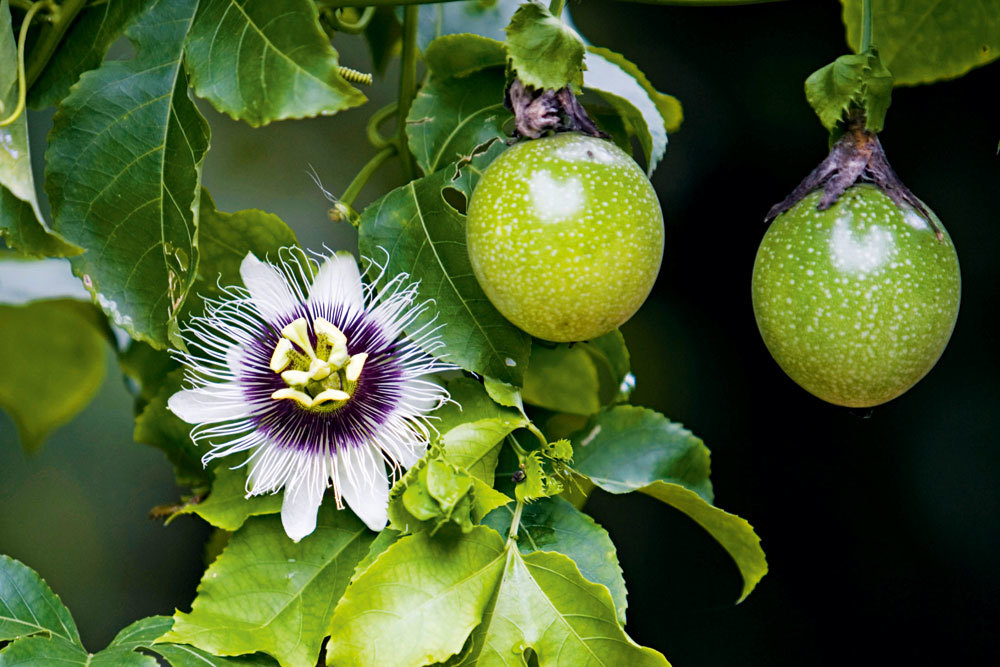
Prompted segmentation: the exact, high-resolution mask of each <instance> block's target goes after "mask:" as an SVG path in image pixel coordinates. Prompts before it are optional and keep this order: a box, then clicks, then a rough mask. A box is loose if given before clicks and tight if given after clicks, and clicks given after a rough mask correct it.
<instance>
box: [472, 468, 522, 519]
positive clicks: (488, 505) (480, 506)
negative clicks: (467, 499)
mask: <svg viewBox="0 0 1000 667" xmlns="http://www.w3.org/2000/svg"><path fill="white" fill-rule="evenodd" d="M513 500H514V499H513V498H511V497H510V496H508V495H507V494H506V493H501V492H500V491H497V490H496V489H494V488H493V487H492V486H489V485H487V484H486V482H484V481H483V480H481V479H479V478H478V477H473V478H472V520H473V521H474V522H476V523H479V522H481V521H482V520H483V519H484V518H486V515H488V514H489V513H490V512H492V511H493V510H495V509H497V508H498V507H503V506H504V505H508V504H510V503H511V502H513Z"/></svg>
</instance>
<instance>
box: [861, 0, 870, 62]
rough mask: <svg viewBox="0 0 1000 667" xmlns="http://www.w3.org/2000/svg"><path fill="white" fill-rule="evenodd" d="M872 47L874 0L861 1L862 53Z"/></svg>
mask: <svg viewBox="0 0 1000 667" xmlns="http://www.w3.org/2000/svg"><path fill="white" fill-rule="evenodd" d="M871 46H872V0H861V51H860V53H865V52H866V51H868V49H870V48H871Z"/></svg>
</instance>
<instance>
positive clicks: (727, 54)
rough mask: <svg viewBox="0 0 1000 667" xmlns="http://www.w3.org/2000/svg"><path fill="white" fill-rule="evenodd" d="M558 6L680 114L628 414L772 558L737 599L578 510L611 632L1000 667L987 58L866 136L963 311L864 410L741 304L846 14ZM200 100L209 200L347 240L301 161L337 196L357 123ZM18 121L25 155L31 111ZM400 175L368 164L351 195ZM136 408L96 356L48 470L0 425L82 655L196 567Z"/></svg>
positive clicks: (40, 122)
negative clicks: (685, 461) (671, 434)
mask: <svg viewBox="0 0 1000 667" xmlns="http://www.w3.org/2000/svg"><path fill="white" fill-rule="evenodd" d="M570 7H571V9H572V11H573V15H574V19H575V21H576V24H577V26H578V27H579V29H580V31H581V32H582V33H583V34H584V35H585V36H586V37H587V38H588V39H589V40H590V41H591V42H593V43H595V44H599V45H602V46H606V47H609V48H611V49H613V50H616V51H618V52H620V53H622V54H623V55H625V56H626V57H628V58H630V59H631V60H633V61H634V62H636V63H637V64H638V65H639V67H640V68H641V69H643V70H644V71H645V73H646V74H647V76H648V77H649V79H650V80H651V81H652V83H653V84H654V85H655V86H657V87H658V88H659V89H660V90H663V91H664V92H669V93H671V94H674V95H676V96H677V97H679V98H680V99H681V101H682V102H683V104H684V110H685V121H684V125H683V127H682V129H681V131H679V132H677V133H676V134H674V135H672V136H671V137H670V145H669V146H668V148H667V152H666V155H665V157H664V159H663V161H662V163H661V164H660V166H659V167H658V169H657V171H656V173H655V175H654V178H653V183H654V185H655V186H656V188H657V191H658V192H659V194H660V198H661V202H662V205H663V210H664V218H665V220H666V229H667V243H666V250H665V256H664V263H663V269H662V270H661V273H660V276H659V279H658V281H657V285H656V289H655V291H654V294H653V296H652V297H651V298H650V300H649V301H648V302H647V303H646V305H645V306H644V307H643V308H642V310H641V311H640V312H639V314H638V315H637V316H636V317H635V318H633V319H632V320H631V321H630V322H629V323H627V324H626V325H625V326H624V327H623V330H624V333H625V336H626V340H627V341H628V343H629V346H630V348H631V350H632V354H633V359H634V362H635V363H634V370H635V374H636V375H637V378H638V388H637V389H636V391H635V393H634V394H633V400H634V402H635V403H638V404H643V405H646V406H649V407H652V408H655V409H657V410H660V411H661V412H663V413H664V414H666V415H668V416H669V417H671V418H672V419H674V420H676V421H680V422H683V423H684V424H685V425H686V426H688V427H689V428H691V429H692V430H693V431H694V432H695V433H696V434H698V435H699V436H700V437H702V438H704V440H705V442H706V443H707V444H708V445H709V447H711V449H712V451H713V481H714V484H715V489H716V503H717V504H718V505H719V506H720V507H722V508H724V509H726V510H729V511H732V512H735V513H737V514H739V515H740V516H743V517H744V518H746V519H748V520H749V521H750V522H751V523H752V524H753V525H754V527H755V528H756V530H757V533H758V534H759V535H760V536H761V537H762V540H763V546H764V549H765V551H766V552H767V556H768V561H769V565H770V573H769V574H768V575H767V576H766V577H765V578H764V579H763V581H762V582H761V583H760V584H759V585H758V587H757V589H756V590H755V591H754V592H753V593H752V594H751V595H750V597H749V598H748V599H747V600H746V601H745V602H743V603H742V604H740V605H738V606H733V604H732V601H733V600H735V599H736V597H737V596H738V591H739V588H740V581H739V577H738V574H737V572H736V569H735V567H734V566H733V565H732V563H731V562H730V561H729V560H728V556H726V554H725V553H724V552H723V551H722V550H721V549H720V548H719V547H717V546H716V545H715V544H714V542H712V540H711V539H710V538H708V537H707V536H706V535H705V533H703V532H702V531H701V530H700V529H699V528H697V526H695V525H694V524H693V523H692V522H691V521H689V520H688V519H687V518H686V517H684V516H683V515H680V514H679V513H677V512H675V511H673V510H671V509H670V508H667V507H664V506H661V505H659V504H658V503H656V502H655V501H652V500H649V499H647V498H644V497H638V496H637V497H631V496H628V497H611V496H608V495H604V494H596V495H595V496H594V497H593V499H592V500H591V502H590V504H589V505H588V510H589V511H590V512H591V513H592V514H593V515H594V516H595V517H596V518H597V519H598V521H599V522H600V523H602V524H603V525H604V526H606V527H607V528H608V529H609V531H610V532H611V534H612V537H613V538H614V540H615V542H616V544H617V545H618V549H619V558H620V560H621V564H622V567H623V569H624V571H625V577H626V582H627V583H628V585H629V610H628V617H629V624H628V631H629V632H630V634H631V635H632V636H633V637H634V638H635V639H636V641H638V642H640V643H642V644H645V645H649V646H653V647H655V648H657V649H659V650H660V651H662V652H663V653H664V654H665V655H666V656H667V657H668V659H670V660H671V662H672V663H673V664H675V665H678V666H680V667H688V666H699V665H709V666H714V665H833V664H843V663H848V664H866V665H867V664H908V663H916V664H930V663H932V662H934V661H936V660H944V661H947V663H948V664H960V665H964V664H996V661H997V658H998V657H1000V648H998V647H997V639H998V636H997V635H998V629H1000V602H998V597H1000V570H998V568H997V566H996V554H997V552H998V547H1000V519H998V518H997V513H998V511H1000V485H998V484H997V480H998V479H1000V449H998V448H997V444H998V440H1000V438H998V436H997V434H996V432H995V429H996V426H997V422H998V419H997V413H998V409H1000V383H998V351H997V347H996V346H995V345H994V338H995V332H996V331H997V324H998V315H997V308H996V307H995V305H991V304H992V302H993V300H994V299H996V298H997V296H998V294H997V277H998V269H997V265H996V261H995V257H996V256H997V251H998V250H1000V248H998V246H1000V230H998V227H997V224H996V222H997V220H998V219H1000V216H998V214H1000V199H998V197H997V196H996V195H997V192H998V185H1000V179H998V176H1000V173H998V166H1000V162H998V157H997V154H996V150H997V141H998V140H1000V122H998V117H1000V114H998V113H997V109H996V107H995V106H994V104H993V103H992V99H993V95H994V94H995V91H996V90H997V89H998V87H1000V65H998V64H994V65H992V66H987V67H986V68H981V69H978V70H973V71H972V72H971V73H969V74H968V75H966V76H965V77H963V78H961V79H958V80H955V81H950V82H943V83H938V84H934V85H932V86H923V87H915V88H902V89H898V90H897V91H896V92H895V94H894V95H893V105H892V107H891V108H890V111H889V115H888V118H887V123H886V129H885V131H884V132H883V133H882V135H881V138H882V142H883V145H884V146H885V149H886V152H887V154H888V157H889V160H890V161H891V162H892V164H893V166H894V167H895V168H896V171H897V172H898V173H899V174H900V176H901V177H902V179H903V180H904V182H906V183H907V184H908V185H909V187H910V188H911V189H912V190H913V191H914V192H915V193H916V194H917V195H918V196H919V197H921V198H922V199H923V200H924V201H925V202H926V203H927V204H928V205H930V206H931V207H932V208H933V209H934V210H935V212H936V213H937V214H938V216H939V217H940V219H941V220H942V221H943V222H944V224H945V226H946V227H947V228H948V231H949V232H950V234H951V236H952V238H953V240H954V242H955V245H956V247H957V248H958V253H959V258H960V261H961V263H962V271H963V279H964V289H963V297H962V298H963V301H962V308H961V313H960V315H959V320H958V325H957V327H956V329H955V333H954V336H953V338H952V341H951V344H950V345H949V347H948V349H947V350H946V351H945V353H944V356H943V357H942V358H941V361H940V362H939V363H938V365H937V366H936V367H935V369H934V370H933V371H932V372H931V373H930V375H929V376H928V377H927V378H925V379H924V380H923V381H922V382H921V383H920V384H918V385H917V386H916V387H915V388H914V389H913V390H911V391H910V392H909V393H907V394H905V395H904V396H902V397H901V398H899V399H897V400H895V401H893V402H892V403H890V404H888V405H886V406H882V407H879V408H876V409H875V410H874V411H873V413H872V414H871V415H870V417H868V418H863V417H862V416H859V415H858V414H856V413H852V412H851V411H848V410H846V409H843V408H837V407H834V406H830V405H827V404H825V403H823V402H821V401H819V400H818V399H815V398H813V397H812V396H810V395H809V394H807V393H806V392H804V391H803V390H801V389H799V388H798V387H797V386H796V385H795V384H794V383H792V382H791V381H790V380H788V379H787V378H786V377H785V376H784V375H783V374H782V372H781V371H780V369H779V368H778V367H777V365H776V364H775V363H774V362H773V361H772V360H771V358H770V356H769V355H768V353H767V350H766V349H765V348H764V345H763V343H762V342H761V340H760V337H759V335H758V333H757V329H756V325H755V323H754V319H753V312H752V310H751V305H750V273H751V269H752V266H753V259H754V254H755V252H756V248H757V244H758V243H759V241H760V238H761V236H762V235H763V233H764V231H765V227H764V225H763V223H762V219H763V215H764V213H765V212H766V211H767V210H768V208H769V207H770V206H771V205H772V204H773V203H775V202H776V201H778V200H780V199H781V198H783V197H784V195H785V194H786V193H787V192H788V191H790V190H791V189H792V188H793V187H794V186H795V185H796V184H797V183H798V181H799V180H800V179H801V178H802V177H803V176H804V175H805V174H806V173H807V172H808V171H809V170H810V169H811V168H812V167H813V166H814V165H815V164H816V163H817V162H818V161H819V160H820V159H822V158H823V157H824V155H825V154H826V147H827V143H826V134H825V131H824V130H823V129H822V127H821V126H820V124H819V122H818V121H817V119H816V118H815V116H814V115H813V113H812V111H811V109H810V108H809V107H808V105H807V104H806V102H805V99H804V96H803V93H802V82H803V80H804V79H805V77H806V76H808V75H809V74H810V73H811V72H812V71H814V70H815V69H817V68H819V67H821V66H823V65H825V64H826V63H828V62H830V61H831V60H833V59H834V58H836V57H837V56H839V55H841V54H843V53H845V52H846V50H847V47H846V45H845V42H844V36H843V35H844V30H843V25H842V24H841V20H840V5H839V3H838V2H835V1H834V0H815V1H814V0H799V1H797V2H785V3H777V4H765V5H756V6H745V7H724V8H715V9H710V8H678V7H654V6H646V5H634V4H626V3H617V2H587V3H583V4H576V3H573V4H572V5H570ZM877 30H878V27H877V26H876V41H877V38H878V34H877ZM335 45H336V46H337V48H338V49H339V50H340V51H341V55H342V60H343V62H345V63H346V64H348V65H352V66H357V67H358V68H359V69H363V68H364V66H365V65H367V60H366V58H367V56H366V53H365V51H364V48H363V46H362V45H361V44H360V43H357V42H353V41H351V40H350V39H344V40H339V39H338V41H337V42H336V43H335ZM394 77H395V70H394V69H390V71H389V73H388V75H387V77H386V78H385V79H384V82H383V83H381V84H378V85H376V87H375V88H374V89H373V90H372V92H371V95H370V97H371V98H372V100H373V105H372V107H371V108H377V106H380V105H381V104H383V103H384V101H386V100H388V99H389V98H390V97H391V96H392V95H393V89H394V86H395V83H394V82H395V78H394ZM202 108H203V111H204V112H205V114H206V116H208V118H209V120H210V122H211V124H212V128H213V139H212V144H213V148H212V151H211V152H210V153H209V155H208V158H207V161H206V167H205V177H204V180H205V184H206V186H207V187H208V188H209V190H211V191H212V193H213V195H214V197H215V200H216V202H217V203H218V205H219V208H220V209H224V210H236V209H239V208H248V207H258V208H263V209H267V210H271V211H273V212H276V213H278V214H279V215H281V216H282V217H283V218H284V219H285V220H286V221H287V222H289V224H291V225H292V226H293V227H294V228H295V229H296V231H297V232H299V236H300V239H301V240H302V241H303V243H305V244H307V245H311V246H313V247H318V246H319V245H320V244H322V243H324V242H325V243H327V244H329V245H331V247H338V246H341V247H351V244H352V243H353V236H352V234H353V232H352V230H350V229H349V228H346V227H344V226H340V227H335V228H331V226H330V224H329V223H328V221H327V220H326V218H325V209H326V207H327V203H326V202H325V201H324V199H323V197H322V195H321V194H320V193H319V192H318V191H317V189H316V187H315V186H314V185H313V184H312V183H311V181H310V180H309V178H308V176H307V175H306V173H305V170H306V169H307V168H308V167H309V166H310V165H311V166H312V167H314V168H315V169H316V171H317V172H318V174H319V176H320V178H321V179H322V180H323V182H324V185H326V187H327V188H328V189H330V190H331V191H333V192H341V191H343V189H344V187H346V185H347V183H348V182H349V181H350V179H351V177H352V176H353V174H354V173H355V172H356V171H357V170H358V168H360V166H361V165H362V164H363V163H364V162H365V161H366V160H367V159H368V157H370V156H371V155H372V151H371V149H370V147H368V146H367V145H366V144H365V143H364V140H363V138H362V137H361V134H363V133H362V132H361V128H362V127H363V124H364V122H365V120H366V117H367V113H368V111H369V110H370V109H369V110H362V111H359V112H354V113H347V114H342V115H340V116H337V117H335V118H325V119H315V120H310V121H302V122H294V123H277V124H274V125H272V126H270V127H267V128H262V129H257V130H254V129H251V128H249V127H246V126H244V125H240V124H238V123H234V122H232V121H230V120H228V119H227V118H224V117H222V116H219V115H218V114H216V113H215V112H213V111H211V110H210V109H209V108H208V107H207V106H205V105H202ZM31 120H32V123H33V133H34V135H35V136H34V139H35V140H36V142H37V143H36V145H35V146H34V149H35V150H36V154H40V153H41V151H42V150H43V147H44V133H45V131H46V123H47V122H48V118H47V115H46V114H44V113H42V114H39V113H35V114H33V115H32V116H31ZM38 162H39V163H40V162H41V160H40V159H39V160H38ZM399 179H400V176H399V173H398V170H396V168H395V167H391V168H388V169H386V170H384V171H383V172H381V173H380V174H379V177H378V178H377V179H376V180H375V181H373V184H372V185H371V186H370V187H369V188H368V189H367V190H366V191H365V194H364V196H363V197H362V200H364V201H367V200H370V199H371V198H373V197H374V196H376V195H377V193H379V192H383V191H385V190H387V189H388V188H390V187H393V186H394V185H397V184H398V183H399ZM129 409H130V399H129V397H128V395H127V393H126V392H125V390H124V388H123V386H122V384H121V382H120V381H119V374H118V372H117V370H116V369H115V367H114V365H113V363H112V362H111V360H110V359H109V380H108V382H106V384H105V387H104V389H103V390H102V393H101V394H100V396H99V397H98V400H97V401H96V402H95V404H94V405H92V406H91V407H90V408H88V409H87V410H86V411H85V412H84V414H83V415H81V416H80V417H79V418H78V419H76V420H75V421H74V422H73V423H72V424H71V425H69V426H67V427H64V428H63V429H60V430H59V431H58V432H57V433H56V435H55V436H54V437H53V438H52V439H51V440H50V441H49V443H48V444H47V445H46V447H45V449H44V450H43V451H42V452H41V453H40V454H39V455H37V456H34V457H27V456H25V455H23V454H21V453H20V450H19V447H18V446H17V444H16V438H15V436H14V433H13V425H12V424H11V422H10V420H9V419H8V418H7V417H6V416H5V415H0V456H2V460H3V462H4V463H3V465H0V552H3V553H7V554H10V555H12V556H14V557H17V558H20V559H22V560H24V561H25V562H27V563H28V564H29V565H31V566H32V567H34V568H36V569H37V570H39V571H40V573H41V574H42V575H43V576H45V577H46V579H47V580H48V581H49V582H50V583H51V585H52V586H53V588H54V589H55V590H56V591H57V592H58V593H60V594H61V595H62V597H63V599H64V600H65V601H66V602H67V604H68V605H69V606H70V608H71V610H72V611H73V612H74V615H75V617H76V619H77V622H78V624H79V625H80V628H81V632H82V635H83V638H84V642H85V644H86V645H87V646H88V647H89V648H90V649H91V650H96V649H98V648H100V647H101V646H103V645H104V644H105V643H106V642H107V641H108V640H110V638H111V637H112V636H113V634H114V633H115V632H116V631H117V630H118V629H119V628H121V627H122V626H124V625H125V624H127V623H128V622H130V621H132V620H134V619H136V618H139V617H141V616H144V615H148V614H153V613H171V611H172V608H173V607H174V606H176V607H180V608H186V606H187V605H188V604H189V603H190V600H191V599H192V597H193V595H194V589H195V586H196V584H197V579H198V577H199V575H200V573H201V571H202V563H201V559H200V558H201V556H200V554H201V549H202V547H201V543H202V540H203V539H204V536H205V535H206V534H207V532H206V531H205V529H204V527H203V526H200V525H199V524H198V523H197V522H196V520H194V519H190V518H182V519H180V520H178V521H177V522H175V523H174V524H172V525H171V526H170V527H168V528H163V527H162V526H161V525H159V524H157V523H154V522H150V521H148V520H147V519H146V518H145V513H146V511H147V509H148V508H149V507H151V506H153V505H155V504H158V503H161V502H166V501H169V500H172V499H173V498H174V497H175V493H176V491H175V490H174V488H173V483H172V479H171V474H170V470H169V467H168V465H167V464H166V462H165V461H164V460H163V458H162V456H161V455H160V454H159V453H158V452H155V451H152V450H149V449H147V448H144V447H141V446H138V445H134V444H132V443H131V422H130V413H129Z"/></svg>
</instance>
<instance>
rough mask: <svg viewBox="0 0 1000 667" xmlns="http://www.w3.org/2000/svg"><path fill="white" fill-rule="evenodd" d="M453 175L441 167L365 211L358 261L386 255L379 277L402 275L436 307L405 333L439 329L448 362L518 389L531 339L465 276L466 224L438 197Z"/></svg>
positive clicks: (467, 272)
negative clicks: (431, 326) (436, 326)
mask: <svg viewBox="0 0 1000 667" xmlns="http://www.w3.org/2000/svg"><path fill="white" fill-rule="evenodd" d="M454 173H455V171H454V169H452V168H447V167H446V168H445V169H442V170H440V171H438V172H435V173H434V174H431V175H430V176H425V177H424V178H421V179H419V180H416V181H411V182H410V183H408V184H406V185H404V186H402V187H400V188H397V189H395V190H393V191H392V192H390V193H389V194H387V195H385V196H384V197H382V198H381V199H379V200H378V201H376V202H374V203H373V204H371V205H369V206H368V207H367V208H366V209H365V210H364V213H363V214H362V215H361V228H360V234H359V239H358V244H359V246H360V249H361V254H362V255H363V256H365V257H376V258H377V257H380V256H384V253H385V252H388V253H389V258H388V261H387V262H386V267H385V275H387V276H393V275H396V274H398V273H408V274H409V275H410V279H411V280H414V281H418V283H419V287H418V300H423V299H433V300H434V302H435V304H434V305H435V307H434V308H431V309H429V310H428V311H427V312H425V313H423V314H422V315H421V316H420V317H418V318H417V319H416V320H415V321H414V322H413V323H412V324H411V325H410V327H409V331H415V330H417V329H419V328H420V327H423V326H425V325H428V324H429V323H430V322H431V321H436V322H441V323H444V324H445V326H444V327H443V328H442V329H441V332H440V338H441V341H442V342H444V344H445V348H446V349H447V350H448V354H449V356H448V361H451V362H453V363H455V364H458V365H459V366H461V367H462V368H465V369H466V370H470V371H473V372H474V373H479V374H482V375H490V376H493V377H496V378H498V379H500V380H503V381H504V382H510V383H513V384H520V383H521V378H522V375H523V372H524V371H523V368H524V366H525V365H526V363H527V360H528V351H529V349H530V339H529V337H528V335H527V334H525V333H524V332H523V331H521V330H520V329H518V328H517V327H515V326H514V325H513V324H511V323H510V322H508V321H507V320H506V319H504V317H503V315H501V314H500V313H498V312H497V310H496V308H494V307H493V305H492V304H491V303H490V302H489V299H487V298H486V295H485V294H484V293H483V290H482V288H481V287H480V286H479V282H478V281H477V280H476V277H475V275H474V274H473V272H472V265H471V264H470V262H469V253H468V251H467V249H466V246H465V218H464V216H462V215H461V214H460V213H459V212H458V211H456V210H455V209H454V208H452V206H451V205H450V204H448V203H447V202H446V201H445V199H444V195H443V192H442V190H443V189H444V188H445V187H448V185H449V184H450V183H451V180H450V179H451V178H452V176H453V175H454ZM435 317H437V320H434V318H435Z"/></svg>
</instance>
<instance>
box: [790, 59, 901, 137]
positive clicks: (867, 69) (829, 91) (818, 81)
mask: <svg viewBox="0 0 1000 667" xmlns="http://www.w3.org/2000/svg"><path fill="white" fill-rule="evenodd" d="M806 99H807V100H808V101H809V104H810V106H812V108H813V111H815V112H816V115H817V116H819V120H820V122H821V123H823V127H825V128H826V129H828V130H830V131H831V132H833V131H835V130H836V129H837V128H838V127H839V126H840V123H841V121H843V120H844V119H845V113H846V112H848V111H849V110H851V109H860V110H862V111H864V113H865V129H867V130H868V131H869V132H881V131H882V127H883V125H884V124H885V113H886V111H888V110H889V103H890V102H891V99H892V74H890V73H889V70H887V69H886V68H885V65H883V64H882V61H881V60H880V59H879V56H878V53H877V52H876V51H875V49H871V50H869V51H867V52H865V53H859V54H856V55H855V54H851V55H846V56H840V57H839V58H837V59H836V60H834V61H833V62H832V63H830V64H829V65H827V66H826V67H821V68H820V69H818V70H816V71H815V72H813V73H812V74H810V75H809V78H807V79H806Z"/></svg>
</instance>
